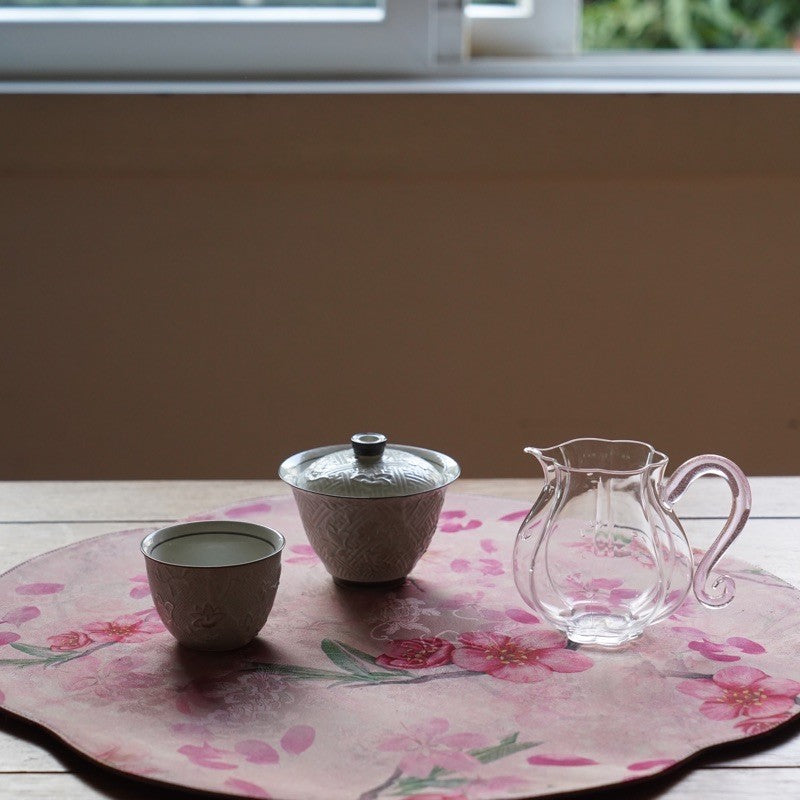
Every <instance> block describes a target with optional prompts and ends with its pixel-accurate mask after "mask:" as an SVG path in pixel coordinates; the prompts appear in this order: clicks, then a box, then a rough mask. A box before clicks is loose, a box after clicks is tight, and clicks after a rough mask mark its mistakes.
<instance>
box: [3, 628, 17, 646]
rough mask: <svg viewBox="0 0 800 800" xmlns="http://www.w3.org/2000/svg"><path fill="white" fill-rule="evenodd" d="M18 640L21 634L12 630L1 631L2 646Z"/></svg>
mask: <svg viewBox="0 0 800 800" xmlns="http://www.w3.org/2000/svg"><path fill="white" fill-rule="evenodd" d="M17 641H19V634H16V633H11V631H0V647H2V646H3V645H4V644H11V642H17Z"/></svg>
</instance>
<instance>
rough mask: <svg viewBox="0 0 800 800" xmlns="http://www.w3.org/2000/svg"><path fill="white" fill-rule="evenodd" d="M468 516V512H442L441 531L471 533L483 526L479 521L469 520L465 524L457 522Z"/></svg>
mask: <svg viewBox="0 0 800 800" xmlns="http://www.w3.org/2000/svg"><path fill="white" fill-rule="evenodd" d="M466 516H467V512H466V511H442V513H441V514H440V515H439V522H440V524H439V530H440V531H442V532H443V533H458V531H471V530H474V529H475V528H480V527H481V525H483V523H482V522H481V521H480V520H479V519H468V520H467V521H466V522H463V523H462V522H457V520H460V519H464V518H465V517H466Z"/></svg>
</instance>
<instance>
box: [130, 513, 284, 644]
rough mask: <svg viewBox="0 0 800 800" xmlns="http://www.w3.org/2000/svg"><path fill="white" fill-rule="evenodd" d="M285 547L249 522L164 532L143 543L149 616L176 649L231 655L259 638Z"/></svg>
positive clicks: (174, 528)
mask: <svg viewBox="0 0 800 800" xmlns="http://www.w3.org/2000/svg"><path fill="white" fill-rule="evenodd" d="M284 544H285V540H284V538H283V536H282V535H281V534H280V533H278V532H277V531H275V530H273V529H272V528H267V527H265V526H263V525H256V524H254V523H251V522H239V521H232V520H203V521H199V522H185V523H180V524H177V525H170V526H168V527H166V528H162V529H161V530H158V531H154V532H153V533H151V534H149V535H148V536H146V537H145V538H144V540H143V541H142V546H141V549H142V553H143V554H144V557H145V563H146V567H147V578H148V582H149V584H150V588H151V591H152V595H153V600H154V603H155V607H156V611H157V612H158V614H159V616H160V617H161V621H162V622H163V623H164V625H165V627H166V628H167V630H168V631H169V632H170V633H171V634H172V635H173V636H174V637H175V638H176V639H177V640H178V641H179V642H180V643H181V644H183V645H185V646H187V647H192V648H195V649H198V650H232V649H234V648H237V647H242V646H244V645H246V644H247V643H248V642H250V641H252V640H253V638H254V637H255V636H256V635H257V634H258V632H259V631H260V630H261V628H262V627H263V626H264V623H265V622H266V621H267V617H268V616H269V613H270V611H271V609H272V605H273V603H274V601H275V595H276V593H277V590H278V583H279V580H280V573H281V553H282V551H283V547H284Z"/></svg>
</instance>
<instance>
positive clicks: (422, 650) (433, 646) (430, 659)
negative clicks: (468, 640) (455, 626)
mask: <svg viewBox="0 0 800 800" xmlns="http://www.w3.org/2000/svg"><path fill="white" fill-rule="evenodd" d="M452 652H453V645H452V644H451V643H450V642H448V641H445V640H444V639H439V638H438V637H436V636H431V637H424V638H421V639H395V640H394V641H393V642H389V645H388V646H387V647H386V649H385V650H384V652H383V653H382V654H381V655H379V656H378V657H377V658H376V659H375V663H376V664H380V665H381V666H382V667H390V668H393V669H426V668H428V667H441V666H443V665H445V664H449V663H450V655H451V653H452Z"/></svg>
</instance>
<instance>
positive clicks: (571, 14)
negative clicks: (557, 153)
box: [0, 0, 800, 93]
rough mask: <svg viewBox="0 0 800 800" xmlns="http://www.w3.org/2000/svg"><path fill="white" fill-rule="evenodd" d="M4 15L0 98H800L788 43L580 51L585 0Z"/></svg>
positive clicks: (399, 1)
mask: <svg viewBox="0 0 800 800" xmlns="http://www.w3.org/2000/svg"><path fill="white" fill-rule="evenodd" d="M465 5H466V0H383V5H382V8H380V9H377V10H376V9H335V10H334V9H316V10H308V9H306V10H303V11H298V10H297V9H267V8H254V7H251V8H247V7H239V8H172V9H170V8H142V7H138V8H49V9H47V8H5V9H0V93H6V92H17V91H26V92H52V91H59V92H61V91H64V92H71V91H79V92H82V91H104V92H107V91H119V92H128V91H133V92H138V91H169V92H179V93H184V92H206V91H223V92H234V93H240V92H250V91H255V92H275V91H280V92H293V91H312V90H313V91H316V92H335V93H339V92H350V91H354V92H361V91H369V92H376V91H377V92H385V93H391V92H409V91H411V92H443V91H444V92H476V91H477V92H479V91H490V92H548V93H552V92H558V93H565V92H582V93H609V92H634V93H639V92H672V93H675V92H729V93H737V92H758V93H778V92H781V93H800V54H797V53H792V52H789V51H786V52H781V51H772V52H770V51H749V52H747V51H727V52H726V51H713V52H712V51H704V52H684V51H677V52H669V51H659V52H655V51H654V52H642V51H639V52H630V51H629V52H593V53H584V54H580V53H579V50H580V47H579V42H580V31H581V12H582V5H583V3H582V0H519V4H518V5H517V7H512V8H509V7H503V6H494V7H491V6H489V7H483V6H477V5H476V6H467V7H466V11H465Z"/></svg>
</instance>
